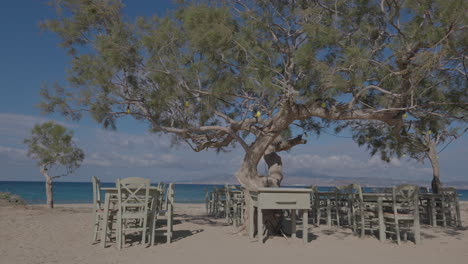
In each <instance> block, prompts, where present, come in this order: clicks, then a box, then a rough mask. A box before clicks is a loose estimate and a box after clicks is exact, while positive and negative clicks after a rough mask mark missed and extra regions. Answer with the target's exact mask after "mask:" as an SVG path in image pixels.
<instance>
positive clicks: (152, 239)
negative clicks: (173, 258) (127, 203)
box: [151, 216, 157, 246]
mask: <svg viewBox="0 0 468 264" xmlns="http://www.w3.org/2000/svg"><path fill="white" fill-rule="evenodd" d="M152 222H153V223H152V225H151V246H154V240H155V233H156V231H155V230H156V224H157V223H156V222H157V217H156V216H154V217H153V221H152Z"/></svg>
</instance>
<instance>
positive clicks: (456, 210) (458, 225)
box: [455, 198, 462, 227]
mask: <svg viewBox="0 0 468 264" xmlns="http://www.w3.org/2000/svg"><path fill="white" fill-rule="evenodd" d="M455 214H456V216H457V227H462V222H461V218H460V202H459V201H458V198H455Z"/></svg>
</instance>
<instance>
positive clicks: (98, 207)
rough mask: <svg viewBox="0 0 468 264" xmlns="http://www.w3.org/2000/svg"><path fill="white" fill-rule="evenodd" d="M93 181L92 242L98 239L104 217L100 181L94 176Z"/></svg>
mask: <svg viewBox="0 0 468 264" xmlns="http://www.w3.org/2000/svg"><path fill="white" fill-rule="evenodd" d="M91 179H92V182H93V218H94V225H93V240H92V241H93V243H95V242H96V241H98V237H100V236H99V234H100V233H101V232H102V224H103V219H104V216H103V215H104V208H103V207H102V200H101V181H99V179H98V178H97V177H96V176H93V177H92V178H91Z"/></svg>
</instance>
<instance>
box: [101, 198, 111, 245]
mask: <svg viewBox="0 0 468 264" xmlns="http://www.w3.org/2000/svg"><path fill="white" fill-rule="evenodd" d="M104 199H105V200H104V214H103V216H102V231H101V246H102V247H103V248H105V247H106V240H107V221H108V220H109V206H110V194H109V193H106V195H105V198H104Z"/></svg>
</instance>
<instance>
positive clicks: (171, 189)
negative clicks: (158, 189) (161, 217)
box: [164, 183, 174, 210]
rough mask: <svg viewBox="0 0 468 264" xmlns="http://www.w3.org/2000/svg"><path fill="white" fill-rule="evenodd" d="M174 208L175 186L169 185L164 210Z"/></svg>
mask: <svg viewBox="0 0 468 264" xmlns="http://www.w3.org/2000/svg"><path fill="white" fill-rule="evenodd" d="M173 208H174V184H173V183H169V185H168V187H167V190H166V199H165V200H164V209H166V210H172V209H173Z"/></svg>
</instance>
